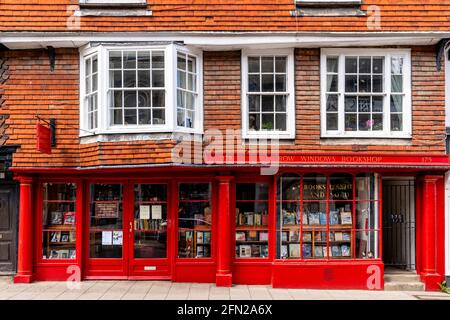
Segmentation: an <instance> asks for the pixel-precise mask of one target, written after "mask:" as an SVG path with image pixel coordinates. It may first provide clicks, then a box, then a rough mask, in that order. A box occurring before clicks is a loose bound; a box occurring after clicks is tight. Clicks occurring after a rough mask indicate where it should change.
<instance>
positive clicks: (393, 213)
mask: <svg viewBox="0 0 450 320" xmlns="http://www.w3.org/2000/svg"><path fill="white" fill-rule="evenodd" d="M415 211H416V210H415V184H414V179H404V180H387V179H386V180H383V261H384V264H385V266H386V267H396V268H401V269H405V270H415V268H416V212H415Z"/></svg>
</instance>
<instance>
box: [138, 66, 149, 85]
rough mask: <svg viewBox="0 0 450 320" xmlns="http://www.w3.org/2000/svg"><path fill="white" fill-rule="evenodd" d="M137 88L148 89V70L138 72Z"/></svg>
mask: <svg viewBox="0 0 450 320" xmlns="http://www.w3.org/2000/svg"><path fill="white" fill-rule="evenodd" d="M138 86H139V87H141V88H148V87H150V71H149V70H139V72H138Z"/></svg>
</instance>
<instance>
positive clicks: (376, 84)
mask: <svg viewBox="0 0 450 320" xmlns="http://www.w3.org/2000/svg"><path fill="white" fill-rule="evenodd" d="M372 91H373V92H383V76H373V77H372Z"/></svg>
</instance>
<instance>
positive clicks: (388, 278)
mask: <svg viewBox="0 0 450 320" xmlns="http://www.w3.org/2000/svg"><path fill="white" fill-rule="evenodd" d="M384 281H385V282H420V277H419V275H418V274H414V273H404V274H401V273H397V274H384Z"/></svg>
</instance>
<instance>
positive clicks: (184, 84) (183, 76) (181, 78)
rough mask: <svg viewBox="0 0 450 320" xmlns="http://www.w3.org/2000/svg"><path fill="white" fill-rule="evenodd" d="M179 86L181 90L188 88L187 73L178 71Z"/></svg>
mask: <svg viewBox="0 0 450 320" xmlns="http://www.w3.org/2000/svg"><path fill="white" fill-rule="evenodd" d="M177 86H178V88H180V89H186V88H187V82H186V72H184V71H180V70H178V71H177Z"/></svg>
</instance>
